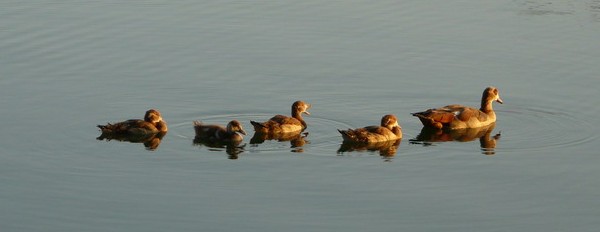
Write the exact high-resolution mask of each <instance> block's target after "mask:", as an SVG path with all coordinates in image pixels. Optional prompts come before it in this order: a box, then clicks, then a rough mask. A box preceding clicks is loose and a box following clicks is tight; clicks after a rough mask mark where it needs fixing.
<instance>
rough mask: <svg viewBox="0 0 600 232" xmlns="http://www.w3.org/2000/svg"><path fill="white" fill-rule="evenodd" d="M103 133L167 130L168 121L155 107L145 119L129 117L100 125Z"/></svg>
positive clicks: (139, 132) (157, 131)
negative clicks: (121, 120) (125, 119)
mask: <svg viewBox="0 0 600 232" xmlns="http://www.w3.org/2000/svg"><path fill="white" fill-rule="evenodd" d="M98 128H100V130H101V131H102V133H103V134H119V135H149V134H156V133H164V132H167V130H168V128H167V123H166V122H165V121H164V120H163V119H162V116H161V115H160V112H158V110H155V109H150V110H148V111H146V114H145V115H144V120H141V119H129V120H127V121H123V122H117V123H108V124H106V125H98Z"/></svg>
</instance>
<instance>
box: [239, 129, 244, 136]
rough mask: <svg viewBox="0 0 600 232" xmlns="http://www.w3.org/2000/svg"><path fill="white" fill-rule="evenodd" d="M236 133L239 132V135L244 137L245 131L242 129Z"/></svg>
mask: <svg viewBox="0 0 600 232" xmlns="http://www.w3.org/2000/svg"><path fill="white" fill-rule="evenodd" d="M238 132H240V134H243V135H246V131H245V130H244V129H240V130H239V131H238Z"/></svg>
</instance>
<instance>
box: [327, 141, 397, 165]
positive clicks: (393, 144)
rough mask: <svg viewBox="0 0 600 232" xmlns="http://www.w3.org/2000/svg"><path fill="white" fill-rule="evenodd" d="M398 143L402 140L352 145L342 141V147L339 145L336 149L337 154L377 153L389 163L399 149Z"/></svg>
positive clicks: (352, 143)
mask: <svg viewBox="0 0 600 232" xmlns="http://www.w3.org/2000/svg"><path fill="white" fill-rule="evenodd" d="M400 142H402V139H398V140H391V141H385V142H376V143H354V142H346V141H344V142H343V143H342V145H340V149H338V151H337V153H338V154H342V153H344V152H364V151H370V152H379V155H380V156H381V157H383V158H385V159H386V160H388V161H389V160H391V159H392V158H393V157H394V156H396V153H397V152H398V148H399V147H400Z"/></svg>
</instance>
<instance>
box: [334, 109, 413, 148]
mask: <svg viewBox="0 0 600 232" xmlns="http://www.w3.org/2000/svg"><path fill="white" fill-rule="evenodd" d="M338 131H339V132H340V134H342V138H343V139H344V142H353V143H379V142H387V141H393V140H398V139H401V138H402V128H401V127H400V125H398V119H397V118H396V116H395V115H392V114H388V115H385V116H383V117H382V118H381V124H380V125H379V126H368V127H363V128H358V129H348V130H338Z"/></svg>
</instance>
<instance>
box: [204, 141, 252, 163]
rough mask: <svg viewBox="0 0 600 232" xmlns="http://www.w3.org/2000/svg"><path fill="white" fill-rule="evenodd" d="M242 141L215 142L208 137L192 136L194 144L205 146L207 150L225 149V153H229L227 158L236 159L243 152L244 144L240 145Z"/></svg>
mask: <svg viewBox="0 0 600 232" xmlns="http://www.w3.org/2000/svg"><path fill="white" fill-rule="evenodd" d="M241 143H242V141H232V142H215V141H211V140H210V139H202V138H198V137H196V138H194V145H196V146H206V147H208V148H209V149H208V150H209V151H223V149H225V153H227V155H229V157H228V158H229V159H238V158H239V154H241V153H242V152H244V147H246V144H245V143H244V144H243V145H241V146H240V144H241Z"/></svg>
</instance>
